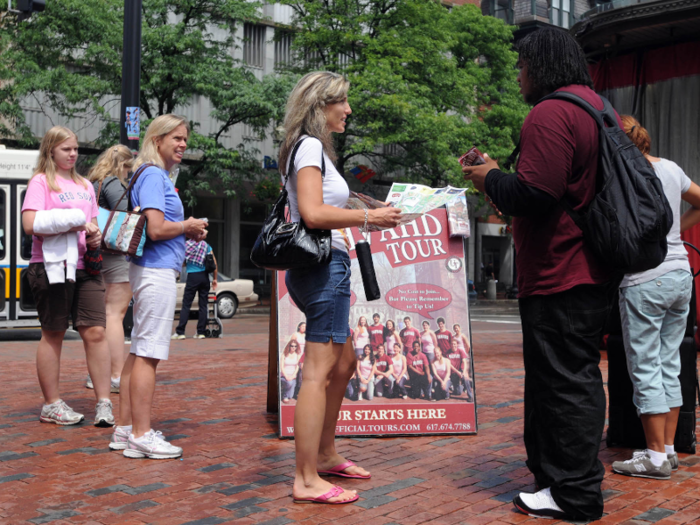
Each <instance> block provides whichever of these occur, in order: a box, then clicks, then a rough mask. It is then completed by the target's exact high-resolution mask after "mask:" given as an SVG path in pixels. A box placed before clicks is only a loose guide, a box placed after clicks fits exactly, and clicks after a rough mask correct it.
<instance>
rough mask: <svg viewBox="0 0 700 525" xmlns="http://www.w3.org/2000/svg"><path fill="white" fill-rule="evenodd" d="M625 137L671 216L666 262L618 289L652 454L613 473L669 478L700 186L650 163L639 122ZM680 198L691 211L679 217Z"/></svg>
mask: <svg viewBox="0 0 700 525" xmlns="http://www.w3.org/2000/svg"><path fill="white" fill-rule="evenodd" d="M620 119H621V120H622V123H623V125H624V127H625V132H626V133H627V136H628V137H629V138H630V139H631V140H632V142H633V143H634V144H635V145H636V146H637V147H638V148H639V149H640V150H641V152H642V153H644V156H645V157H646V159H647V160H648V161H649V162H650V163H651V165H652V167H653V168H654V171H655V172H656V175H657V176H658V177H659V179H660V180H661V184H662V185H663V188H664V193H665V195H666V198H667V199H668V203H669V204H670V206H671V209H672V210H673V226H672V227H671V230H670V231H669V233H668V235H667V237H666V240H667V243H668V253H667V255H666V258H665V259H664V261H663V262H662V263H661V264H660V265H659V266H657V267H656V268H653V269H651V270H647V271H645V272H640V273H635V274H627V275H625V277H624V278H623V280H622V283H621V284H620V318H621V320H622V336H623V339H624V343H625V353H626V355H627V368H628V371H629V375H630V379H631V380H632V385H633V386H634V396H633V400H634V404H635V406H636V407H637V413H638V414H639V416H640V419H641V420H642V425H643V427H644V435H645V437H646V442H647V449H646V450H645V451H642V452H640V453H635V454H634V456H633V457H632V458H631V459H629V460H627V461H615V462H614V463H613V471H615V472H617V473H618V474H624V475H628V476H643V477H647V478H656V479H669V478H670V476H671V470H675V469H677V468H678V455H677V454H676V452H675V450H674V446H673V443H674V438H675V434H676V426H677V424H678V414H679V412H680V407H681V405H682V404H683V397H682V395H681V384H680V380H679V378H678V374H679V373H680V370H681V359H680V351H679V349H680V345H681V342H682V340H683V335H684V334H685V330H686V322H687V318H688V312H689V304H690V298H691V294H692V286H693V276H692V275H691V273H690V265H689V264H688V255H687V253H686V251H685V248H684V247H683V244H682V241H681V232H682V231H685V230H687V229H688V228H690V227H692V226H694V225H695V224H697V223H698V222H700V187H698V186H697V185H696V184H695V183H693V182H691V180H690V179H689V178H688V177H687V175H686V174H685V173H684V172H683V170H682V169H681V168H680V167H678V165H677V164H675V163H674V162H671V161H670V160H666V159H661V158H658V157H652V156H651V155H650V154H649V151H650V149H651V138H650V137H649V133H648V132H647V130H646V129H644V128H643V127H642V126H641V125H640V124H639V122H637V120H636V119H634V118H633V117H630V116H628V115H622V116H621V117H620ZM681 200H684V201H686V202H688V203H689V204H690V205H691V208H690V209H689V210H688V211H687V212H685V213H684V214H683V216H681V213H680V212H681Z"/></svg>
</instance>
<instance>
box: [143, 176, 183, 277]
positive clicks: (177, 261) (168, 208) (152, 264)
mask: <svg viewBox="0 0 700 525" xmlns="http://www.w3.org/2000/svg"><path fill="white" fill-rule="evenodd" d="M131 200H132V204H133V206H134V207H136V206H140V207H141V211H145V210H147V209H154V210H160V211H162V212H163V214H164V215H165V220H166V221H170V222H179V221H184V220H185V209H184V208H183V206H182V201H181V200H180V197H179V196H178V194H177V193H176V192H175V186H173V183H172V182H171V180H170V178H169V177H168V172H167V171H165V170H164V169H163V168H159V167H157V166H150V167H148V168H146V169H145V170H144V171H143V173H141V175H139V178H138V179H137V180H136V184H134V187H133V189H132V191H131ZM184 260H185V235H184V234H182V235H178V236H177V237H175V238H174V239H168V240H167V241H154V240H151V239H150V238H147V239H146V244H145V246H144V247H143V256H141V257H132V258H131V262H133V263H134V264H137V265H139V266H144V267H146V268H172V269H173V270H175V271H176V272H179V271H181V270H182V263H183V262H184Z"/></svg>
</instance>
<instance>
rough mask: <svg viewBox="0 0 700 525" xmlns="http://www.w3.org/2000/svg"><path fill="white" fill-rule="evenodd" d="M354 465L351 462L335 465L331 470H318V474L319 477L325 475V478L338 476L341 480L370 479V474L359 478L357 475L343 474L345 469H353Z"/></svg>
mask: <svg viewBox="0 0 700 525" xmlns="http://www.w3.org/2000/svg"><path fill="white" fill-rule="evenodd" d="M355 466H357V465H355V464H354V463H353V462H352V461H346V462H345V463H341V464H340V465H336V466H335V467H333V468H330V469H328V470H319V471H318V473H319V474H320V475H325V476H339V477H341V478H353V479H369V478H371V477H372V475H371V474H370V475H369V476H360V475H359V474H346V473H345V472H343V471H344V470H345V469H348V468H350V467H355Z"/></svg>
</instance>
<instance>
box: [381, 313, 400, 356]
mask: <svg viewBox="0 0 700 525" xmlns="http://www.w3.org/2000/svg"><path fill="white" fill-rule="evenodd" d="M396 343H399V348H401V349H402V350H403V343H402V342H401V335H399V331H398V330H397V329H396V325H395V324H394V321H392V320H391V319H387V320H386V324H385V325H384V345H385V348H386V350H387V352H388V353H389V355H394V353H393V352H394V345H395V344H396Z"/></svg>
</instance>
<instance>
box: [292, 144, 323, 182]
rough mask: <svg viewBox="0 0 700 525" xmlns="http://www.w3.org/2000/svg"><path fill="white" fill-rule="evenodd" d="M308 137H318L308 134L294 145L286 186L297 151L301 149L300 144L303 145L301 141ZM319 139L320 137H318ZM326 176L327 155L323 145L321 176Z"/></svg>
mask: <svg viewBox="0 0 700 525" xmlns="http://www.w3.org/2000/svg"><path fill="white" fill-rule="evenodd" d="M307 138H312V139H315V138H316V137H312V136H310V135H309V136H308V137H304V138H303V139H299V141H298V142H297V143H296V144H295V145H294V149H293V150H292V155H291V158H290V159H289V169H288V170H287V173H286V174H285V176H284V186H285V187H286V186H287V181H288V180H289V175H290V173H291V171H292V170H293V169H295V168H294V161H295V159H296V157H297V151H299V146H301V143H302V142H304V141H305V140H306V139H307ZM317 140H318V139H317ZM325 176H326V156H325V155H324V154H323V145H322V146H321V178H324V177H325Z"/></svg>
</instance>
